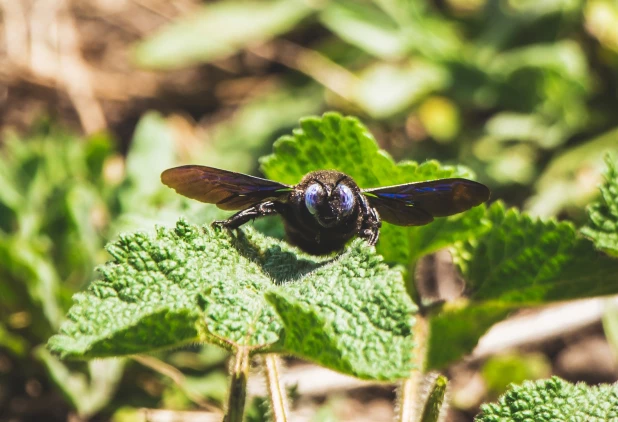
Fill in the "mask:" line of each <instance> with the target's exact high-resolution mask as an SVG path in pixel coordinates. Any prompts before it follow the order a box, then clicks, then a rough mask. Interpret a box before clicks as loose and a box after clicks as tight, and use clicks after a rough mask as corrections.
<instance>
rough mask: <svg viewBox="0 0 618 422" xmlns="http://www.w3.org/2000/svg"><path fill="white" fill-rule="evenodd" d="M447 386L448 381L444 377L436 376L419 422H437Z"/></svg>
mask: <svg viewBox="0 0 618 422" xmlns="http://www.w3.org/2000/svg"><path fill="white" fill-rule="evenodd" d="M447 384H448V379H447V378H446V377H445V376H444V375H438V377H437V378H436V379H435V380H434V382H433V385H432V386H431V390H430V391H429V396H428V397H427V401H425V409H424V410H423V416H422V418H421V422H438V420H439V419H440V410H442V404H443V403H444V396H445V395H446V386H447Z"/></svg>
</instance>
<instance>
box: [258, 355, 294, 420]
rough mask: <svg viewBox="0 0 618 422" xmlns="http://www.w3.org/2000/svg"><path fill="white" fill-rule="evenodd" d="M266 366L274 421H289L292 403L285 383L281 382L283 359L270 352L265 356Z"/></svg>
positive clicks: (267, 386) (267, 384) (267, 385)
mask: <svg viewBox="0 0 618 422" xmlns="http://www.w3.org/2000/svg"><path fill="white" fill-rule="evenodd" d="M264 367H265V368H266V388H268V393H269V395H270V407H271V409H272V412H273V421H274V422H287V420H288V413H289V409H290V405H289V403H288V397H287V394H286V391H285V385H283V383H282V382H281V378H280V372H281V359H280V358H279V356H278V355H276V354H273V353H270V354H267V355H265V356H264Z"/></svg>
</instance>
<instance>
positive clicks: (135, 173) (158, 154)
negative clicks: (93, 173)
mask: <svg viewBox="0 0 618 422" xmlns="http://www.w3.org/2000/svg"><path fill="white" fill-rule="evenodd" d="M175 155H176V151H175V147H174V139H173V137H172V132H171V129H170V128H169V126H168V125H167V123H166V121H165V118H164V117H163V116H161V115H160V114H158V113H154V112H151V113H148V114H146V115H145V116H144V117H142V119H141V120H140V121H139V123H138V125H137V127H136V128H135V134H134V135H133V139H132V141H131V147H130V149H129V152H128V154H127V161H126V179H125V182H124V184H123V186H122V190H121V192H120V193H119V196H120V200H121V205H122V209H123V211H125V212H127V211H131V210H133V209H140V210H143V208H144V201H147V200H148V199H150V197H151V196H152V195H153V194H155V193H156V192H157V191H160V190H161V189H162V185H161V183H159V180H160V175H161V172H163V170H165V169H167V168H170V167H172V166H173V165H174V162H175Z"/></svg>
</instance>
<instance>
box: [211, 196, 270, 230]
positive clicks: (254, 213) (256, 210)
mask: <svg viewBox="0 0 618 422" xmlns="http://www.w3.org/2000/svg"><path fill="white" fill-rule="evenodd" d="M273 214H277V209H276V203H275V202H273V201H266V202H260V203H259V204H256V205H254V206H252V207H250V208H246V209H244V210H242V211H239V212H237V213H236V214H234V215H233V216H231V217H230V218H228V219H227V220H217V221H214V222H213V223H212V225H213V226H218V227H225V228H228V229H237V228H238V227H240V226H242V225H243V224H245V223H248V222H249V221H251V220H254V219H256V218H258V217H265V216H267V215H273Z"/></svg>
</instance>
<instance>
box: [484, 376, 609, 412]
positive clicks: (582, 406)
mask: <svg viewBox="0 0 618 422" xmlns="http://www.w3.org/2000/svg"><path fill="white" fill-rule="evenodd" d="M475 420H476V421H478V422H509V421H536V422H550V421H587V422H602V421H608V422H609V421H615V420H618V384H614V385H599V386H594V387H589V386H587V385H585V384H577V385H573V384H570V383H568V382H566V381H563V380H561V379H560V378H557V377H553V378H551V379H549V380H542V381H536V382H525V383H524V384H523V385H521V386H513V387H511V389H510V391H508V392H507V393H506V394H504V395H503V396H502V397H500V399H499V401H498V402H497V403H492V404H485V405H483V406H481V414H480V415H478V416H477V417H476V418H475Z"/></svg>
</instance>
